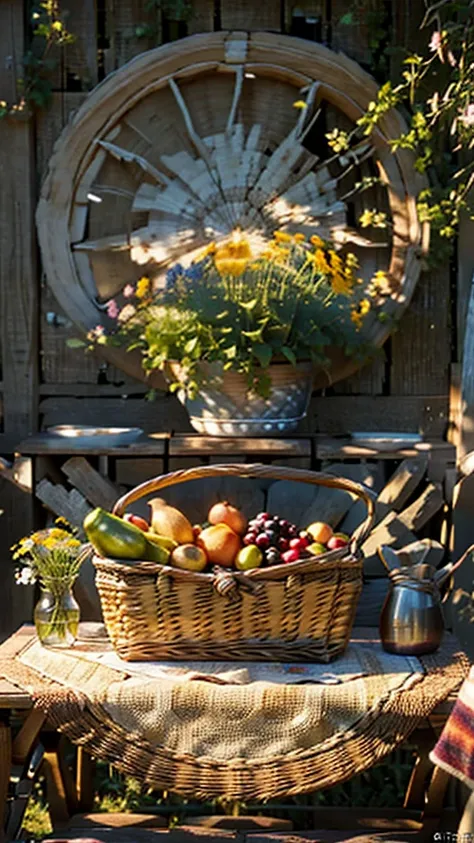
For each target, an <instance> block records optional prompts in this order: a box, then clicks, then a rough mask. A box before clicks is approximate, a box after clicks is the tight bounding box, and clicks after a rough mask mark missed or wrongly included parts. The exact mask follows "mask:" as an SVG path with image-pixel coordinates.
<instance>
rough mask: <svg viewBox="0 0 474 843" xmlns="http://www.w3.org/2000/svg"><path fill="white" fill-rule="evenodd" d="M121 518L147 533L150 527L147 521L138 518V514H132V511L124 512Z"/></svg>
mask: <svg viewBox="0 0 474 843" xmlns="http://www.w3.org/2000/svg"><path fill="white" fill-rule="evenodd" d="M123 520H124V521H126V522H127V524H134V526H135V527H138V529H139V530H143V532H144V533H148V530H149V529H150V525H149V523H148V521H145V519H144V518H140V516H139V515H134V514H133V512H126V513H125V515H124V516H123Z"/></svg>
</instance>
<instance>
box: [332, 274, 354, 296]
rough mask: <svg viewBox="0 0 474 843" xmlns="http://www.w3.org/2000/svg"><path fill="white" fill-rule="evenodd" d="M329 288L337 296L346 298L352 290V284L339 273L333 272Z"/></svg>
mask: <svg viewBox="0 0 474 843" xmlns="http://www.w3.org/2000/svg"><path fill="white" fill-rule="evenodd" d="M331 287H332V289H333V292H334V293H336V295H337V296H348V295H350V293H351V290H352V283H351V282H350V281H349V280H348V279H347V278H345V277H344V275H341V273H340V272H335V273H333V275H332V276H331Z"/></svg>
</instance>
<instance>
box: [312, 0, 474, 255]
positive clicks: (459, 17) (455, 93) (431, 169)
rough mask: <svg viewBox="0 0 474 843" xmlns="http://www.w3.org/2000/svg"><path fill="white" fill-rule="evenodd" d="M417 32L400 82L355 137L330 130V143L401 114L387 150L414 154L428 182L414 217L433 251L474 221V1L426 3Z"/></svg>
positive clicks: (385, 90)
mask: <svg viewBox="0 0 474 843" xmlns="http://www.w3.org/2000/svg"><path fill="white" fill-rule="evenodd" d="M357 2H358V0H357ZM348 14H349V13H348ZM351 14H352V13H351ZM349 18H350V14H349ZM351 20H352V19H351V18H350V19H347V20H346V23H350V22H351ZM420 29H421V35H422V36H424V38H423V37H422V39H421V40H424V49H422V50H420V51H416V52H412V53H410V54H409V55H407V56H406V57H405V59H404V61H403V65H402V71H401V74H400V78H399V79H397V80H392V81H386V82H385V83H384V84H382V86H381V87H380V89H379V92H378V95H377V99H376V100H375V101H374V102H371V103H370V104H369V107H368V109H367V111H366V113H365V114H364V115H363V117H361V119H360V120H359V122H358V125H357V127H356V129H355V130H354V132H353V133H346V132H343V131H336V132H334V131H333V132H332V133H331V135H328V143H329V145H330V146H331V147H332V148H333V149H334V150H335V151H336V152H340V151H343V150H344V149H348V148H349V147H350V146H351V145H352V143H353V142H354V138H355V137H360V135H361V134H362V135H366V136H368V135H370V134H371V133H372V132H373V131H374V129H375V128H376V127H377V126H378V124H379V122H380V120H381V119H382V118H383V117H384V115H385V114H387V113H388V112H389V111H390V110H391V109H392V108H400V109H402V110H405V113H406V114H407V115H408V128H407V131H406V132H404V133H403V134H401V135H400V136H399V137H398V138H395V139H394V140H392V141H391V146H392V150H393V151H394V152H395V151H396V150H398V149H409V150H411V151H412V152H414V153H415V167H416V169H417V170H418V172H420V173H422V174H426V175H428V176H429V182H430V186H429V187H428V188H427V189H425V190H423V191H422V192H421V194H420V196H419V200H418V212H419V215H420V219H421V220H422V221H428V222H429V223H430V225H431V228H432V231H433V232H434V233H435V235H437V236H438V244H439V241H441V242H443V241H444V242H445V243H448V242H449V241H452V240H453V239H454V237H455V235H456V233H457V230H458V226H459V222H460V218H461V215H462V214H463V213H466V214H468V215H469V216H470V217H471V219H474V204H473V191H474V155H473V149H474V0H457V1H456V2H455V0H437V2H430V0H425V14H424V17H423V20H422V22H421V27H420ZM437 254H438V255H439V248H438V252H437Z"/></svg>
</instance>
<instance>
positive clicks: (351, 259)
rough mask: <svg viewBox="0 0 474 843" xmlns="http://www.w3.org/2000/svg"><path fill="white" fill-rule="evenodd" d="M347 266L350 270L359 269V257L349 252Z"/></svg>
mask: <svg viewBox="0 0 474 843" xmlns="http://www.w3.org/2000/svg"><path fill="white" fill-rule="evenodd" d="M346 266H348V267H349V268H350V269H358V267H359V261H358V260H357V257H356V256H355V255H354V254H353V252H348V253H347V255H346Z"/></svg>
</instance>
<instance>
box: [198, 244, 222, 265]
mask: <svg viewBox="0 0 474 843" xmlns="http://www.w3.org/2000/svg"><path fill="white" fill-rule="evenodd" d="M216 251H217V246H216V244H215V243H214V242H212V243H209V245H208V246H206V248H205V249H203V250H202V252H199V255H198V256H197V260H198V261H202V260H204V258H207V256H208V255H214V254H215V252H216Z"/></svg>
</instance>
